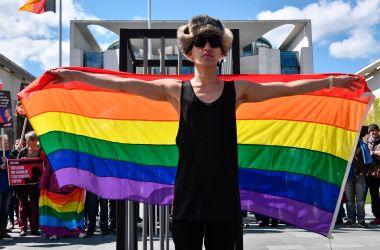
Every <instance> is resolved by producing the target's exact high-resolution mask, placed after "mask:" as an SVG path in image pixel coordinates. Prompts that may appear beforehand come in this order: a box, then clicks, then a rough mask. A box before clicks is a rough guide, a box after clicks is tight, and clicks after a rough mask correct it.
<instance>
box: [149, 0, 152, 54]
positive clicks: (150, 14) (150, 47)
mask: <svg viewBox="0 0 380 250" xmlns="http://www.w3.org/2000/svg"><path fill="white" fill-rule="evenodd" d="M151 19H152V11H151V0H148V29H151V28H152V26H151ZM152 54H153V53H152V40H151V39H148V59H152Z"/></svg>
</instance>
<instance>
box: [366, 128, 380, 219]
mask: <svg viewBox="0 0 380 250" xmlns="http://www.w3.org/2000/svg"><path fill="white" fill-rule="evenodd" d="M368 133H369V136H368V137H367V145H368V148H369V151H370V153H371V155H372V159H373V161H374V162H375V164H374V168H373V169H372V171H371V173H370V174H369V176H368V178H367V182H368V188H369V192H370V194H371V207H372V213H373V215H374V216H375V218H374V219H373V220H372V221H371V222H370V224H373V225H380V196H379V188H380V136H379V126H378V125H377V124H371V125H369V126H368Z"/></svg>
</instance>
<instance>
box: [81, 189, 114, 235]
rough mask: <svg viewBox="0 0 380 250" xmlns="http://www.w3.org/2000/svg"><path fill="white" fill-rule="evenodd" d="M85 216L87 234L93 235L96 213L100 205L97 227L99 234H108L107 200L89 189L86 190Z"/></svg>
mask: <svg viewBox="0 0 380 250" xmlns="http://www.w3.org/2000/svg"><path fill="white" fill-rule="evenodd" d="M85 206H86V218H87V231H86V235H87V236H92V235H94V232H95V228H96V215H97V214H98V211H99V206H100V214H99V215H100V220H99V227H100V233H101V235H103V236H104V235H108V234H109V228H108V200H106V199H103V198H101V197H98V196H97V195H96V194H93V193H91V192H89V191H87V192H86V205H85Z"/></svg>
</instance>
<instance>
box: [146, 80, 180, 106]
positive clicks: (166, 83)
mask: <svg viewBox="0 0 380 250" xmlns="http://www.w3.org/2000/svg"><path fill="white" fill-rule="evenodd" d="M152 82H154V83H155V84H159V85H160V86H163V87H164V88H165V89H166V92H167V96H168V98H169V99H175V100H177V101H178V100H179V99H180V97H181V86H182V81H181V80H178V79H170V78H166V79H165V78H164V79H158V80H154V81H152Z"/></svg>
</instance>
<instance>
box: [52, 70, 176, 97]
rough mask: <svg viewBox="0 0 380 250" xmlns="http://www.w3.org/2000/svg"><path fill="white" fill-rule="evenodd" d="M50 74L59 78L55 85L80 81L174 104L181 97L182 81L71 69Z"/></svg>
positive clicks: (53, 71) (54, 71)
mask: <svg viewBox="0 0 380 250" xmlns="http://www.w3.org/2000/svg"><path fill="white" fill-rule="evenodd" d="M49 73H51V74H54V75H56V76H57V78H56V80H55V81H54V82H55V83H63V82H69V81H80V82H84V83H87V84H89V85H92V86H95V87H99V88H105V89H109V90H115V91H122V92H129V93H133V94H136V95H140V96H143V97H146V98H149V99H152V100H156V101H169V102H172V101H173V98H174V99H178V98H179V96H180V86H181V81H179V80H177V79H159V80H154V81H144V80H139V79H133V78H122V77H118V76H113V75H107V74H90V73H87V72H83V71H77V70H70V69H56V70H50V71H49Z"/></svg>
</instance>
